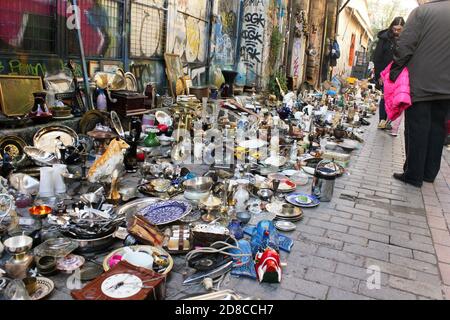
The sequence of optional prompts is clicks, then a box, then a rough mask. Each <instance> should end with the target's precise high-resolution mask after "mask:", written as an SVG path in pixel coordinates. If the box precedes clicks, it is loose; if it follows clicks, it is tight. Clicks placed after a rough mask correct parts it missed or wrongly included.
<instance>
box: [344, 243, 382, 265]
mask: <svg viewBox="0 0 450 320" xmlns="http://www.w3.org/2000/svg"><path fill="white" fill-rule="evenodd" d="M343 250H344V251H347V252H351V253H354V254H358V255H361V256H364V257H370V258H376V259H380V260H385V261H389V253H387V252H383V251H380V250H377V249H372V248H368V247H363V246H360V245H357V244H351V243H346V244H345V245H344V249H343Z"/></svg>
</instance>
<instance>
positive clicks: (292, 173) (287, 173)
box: [281, 170, 300, 177]
mask: <svg viewBox="0 0 450 320" xmlns="http://www.w3.org/2000/svg"><path fill="white" fill-rule="evenodd" d="M299 172H300V171H297V170H284V171H282V172H281V173H282V174H284V175H285V176H288V177H290V176H293V175H294V174H296V173H299Z"/></svg>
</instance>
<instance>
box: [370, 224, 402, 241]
mask: <svg viewBox="0 0 450 320" xmlns="http://www.w3.org/2000/svg"><path fill="white" fill-rule="evenodd" d="M369 230H370V231H372V232H379V233H383V234H386V235H389V236H395V237H397V238H403V239H404V240H405V239H406V240H409V239H410V237H409V233H408V232H406V231H402V230H395V229H391V228H384V227H380V226H376V225H370V227H369ZM404 240H403V241H404Z"/></svg>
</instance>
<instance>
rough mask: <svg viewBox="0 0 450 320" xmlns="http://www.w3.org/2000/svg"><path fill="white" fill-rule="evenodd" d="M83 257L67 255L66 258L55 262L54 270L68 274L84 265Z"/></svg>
mask: <svg viewBox="0 0 450 320" xmlns="http://www.w3.org/2000/svg"><path fill="white" fill-rule="evenodd" d="M84 261H85V259H84V257H82V256H77V255H74V254H69V255H68V256H66V257H64V258H61V259H59V260H58V261H56V268H57V269H58V270H59V271H63V272H67V273H70V272H72V271H74V270H76V269H78V268H80V267H81V266H82V265H83V264H84Z"/></svg>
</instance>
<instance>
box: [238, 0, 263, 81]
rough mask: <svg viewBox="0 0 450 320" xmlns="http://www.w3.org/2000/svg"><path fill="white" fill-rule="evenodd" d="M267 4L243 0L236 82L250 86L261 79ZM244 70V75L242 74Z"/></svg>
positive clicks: (260, 1)
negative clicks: (238, 74) (237, 77)
mask: <svg viewBox="0 0 450 320" xmlns="http://www.w3.org/2000/svg"><path fill="white" fill-rule="evenodd" d="M268 2H269V0H244V16H243V24H242V32H241V37H242V41H241V47H240V65H239V67H238V69H239V72H240V76H239V79H238V82H244V81H245V83H246V84H248V85H252V84H255V83H256V82H257V81H258V80H259V78H260V77H261V73H262V71H261V70H262V62H263V59H264V52H263V50H264V41H265V29H266V19H267V12H266V5H267V4H268ZM244 69H245V72H244V73H245V74H242V71H243V70H244Z"/></svg>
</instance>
